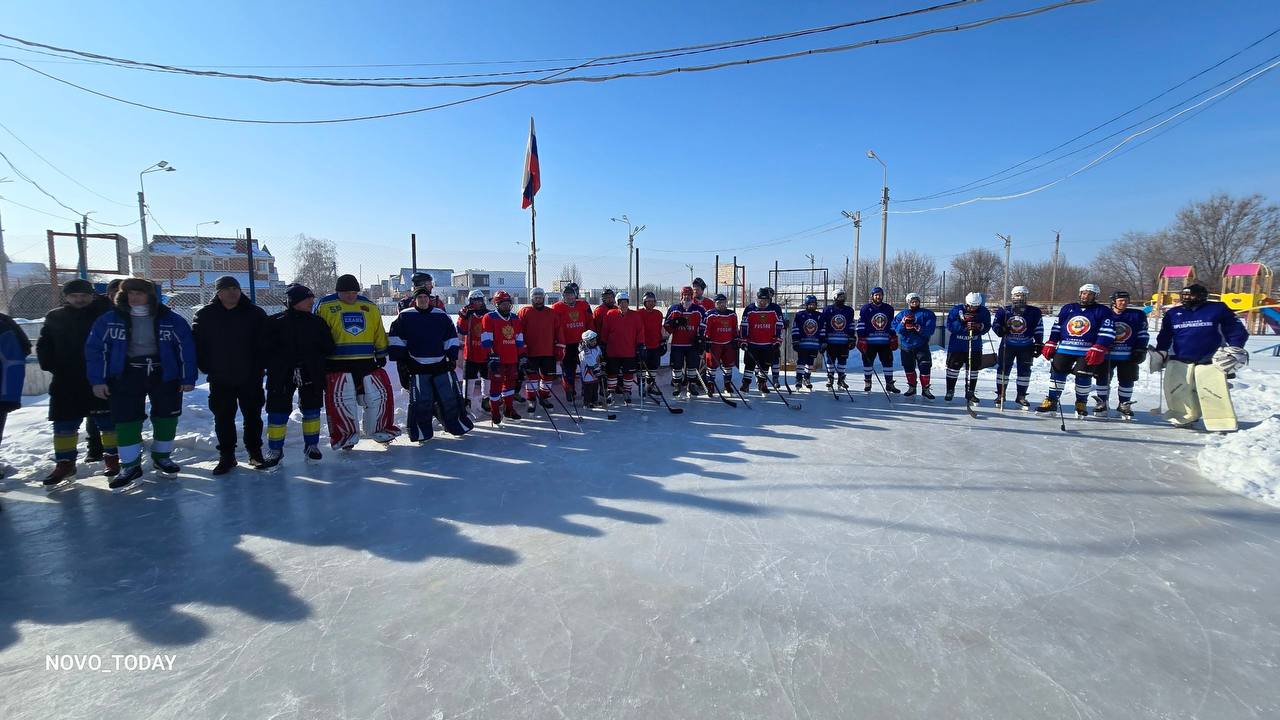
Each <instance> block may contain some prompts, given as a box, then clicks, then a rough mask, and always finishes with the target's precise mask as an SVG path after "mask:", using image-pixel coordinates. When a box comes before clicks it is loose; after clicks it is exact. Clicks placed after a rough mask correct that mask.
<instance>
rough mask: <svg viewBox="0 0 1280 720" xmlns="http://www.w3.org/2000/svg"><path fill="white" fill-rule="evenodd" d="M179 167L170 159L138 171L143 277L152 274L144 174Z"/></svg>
mask: <svg viewBox="0 0 1280 720" xmlns="http://www.w3.org/2000/svg"><path fill="white" fill-rule="evenodd" d="M177 169H178V168H176V167H174V166H172V165H170V164H169V161H168V160H161V161H160V162H158V163H156V164H154V165H152V166H150V167H148V168H147V169H145V170H143V171H142V172H140V173H138V222H139V224H140V225H141V226H142V277H144V278H145V277H147V276H148V275H150V274H151V243H150V242H149V241H148V240H147V189H146V187H145V186H144V185H143V183H142V176H143V175H146V174H147V173H151V172H161V171H164V172H173V171H174V170H177Z"/></svg>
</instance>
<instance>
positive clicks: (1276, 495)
mask: <svg viewBox="0 0 1280 720" xmlns="http://www.w3.org/2000/svg"><path fill="white" fill-rule="evenodd" d="M1264 339H1268V340H1273V339H1274V338H1258V340H1264ZM1254 344H1255V343H1254V342H1253V341H1251V342H1250V345H1254ZM1231 399H1232V402H1233V403H1234V404H1235V408H1236V416H1237V417H1238V418H1239V420H1240V427H1241V429H1240V430H1239V431H1238V432H1234V433H1231V434H1228V435H1222V436H1215V437H1213V438H1211V439H1210V440H1209V441H1208V442H1207V443H1206V445H1205V447H1204V449H1203V450H1201V451H1200V454H1199V456H1198V457H1197V458H1196V459H1197V462H1198V464H1199V466H1200V472H1202V473H1204V475H1205V477H1207V478H1209V479H1210V480H1212V481H1213V482H1215V483H1217V484H1218V485H1220V486H1222V487H1223V488H1226V489H1227V490H1230V491H1232V492H1236V493H1240V494H1241V495H1244V496H1246V497H1251V498H1253V499H1255V500H1259V501H1262V502H1264V503H1267V504H1269V505H1275V506H1277V507H1280V361H1277V359H1276V358H1272V357H1270V356H1265V355H1262V354H1261V353H1257V354H1255V355H1254V357H1253V362H1252V364H1251V365H1250V366H1249V367H1247V368H1244V369H1242V370H1241V371H1240V372H1239V374H1238V376H1237V378H1236V379H1235V380H1234V381H1232V387H1231Z"/></svg>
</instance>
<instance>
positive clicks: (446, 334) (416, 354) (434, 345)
mask: <svg viewBox="0 0 1280 720" xmlns="http://www.w3.org/2000/svg"><path fill="white" fill-rule="evenodd" d="M387 350H388V352H389V353H390V355H391V359H392V360H395V361H396V362H397V363H409V364H410V365H412V364H414V363H416V364H418V365H435V364H436V363H439V362H443V361H444V360H445V358H448V359H450V360H452V361H454V362H455V363H456V362H457V361H458V353H459V352H460V351H461V350H462V340H460V339H459V338H458V328H457V327H456V326H455V325H454V324H453V319H452V318H450V317H449V314H448V313H446V312H445V311H444V310H442V309H440V308H438V307H433V308H431V309H430V310H427V311H423V310H419V309H418V308H417V307H415V306H410V307H409V308H407V309H405V310H401V311H400V314H399V315H397V316H396V319H395V320H392V321H391V329H390V330H388V331H387Z"/></svg>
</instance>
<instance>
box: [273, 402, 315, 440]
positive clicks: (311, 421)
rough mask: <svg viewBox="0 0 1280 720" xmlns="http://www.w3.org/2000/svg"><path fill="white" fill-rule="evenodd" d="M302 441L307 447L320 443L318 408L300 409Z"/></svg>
mask: <svg viewBox="0 0 1280 720" xmlns="http://www.w3.org/2000/svg"><path fill="white" fill-rule="evenodd" d="M302 442H303V444H304V445H306V446H308V447H310V446H311V445H319V444H320V408H310V409H307V408H304V409H303V410H302ZM281 444H283V438H281Z"/></svg>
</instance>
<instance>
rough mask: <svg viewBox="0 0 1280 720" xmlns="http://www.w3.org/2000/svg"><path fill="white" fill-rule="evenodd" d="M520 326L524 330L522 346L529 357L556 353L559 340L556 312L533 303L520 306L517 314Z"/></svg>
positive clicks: (560, 343) (547, 355) (548, 355)
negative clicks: (535, 305)
mask: <svg viewBox="0 0 1280 720" xmlns="http://www.w3.org/2000/svg"><path fill="white" fill-rule="evenodd" d="M517 317H519V318H520V328H521V329H522V330H524V348H525V350H526V351H528V353H529V357H551V356H552V355H555V354H556V345H562V344H563V343H562V342H560V323H558V322H556V313H555V311H554V310H552V309H551V308H549V307H547V306H546V305H543V306H542V308H541V309H539V308H536V307H534V306H533V305H526V306H524V307H522V308H520V312H519V314H518V315H517Z"/></svg>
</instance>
